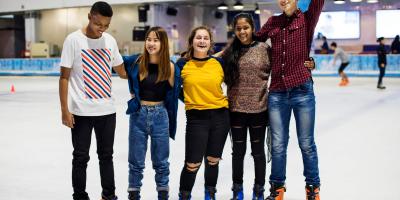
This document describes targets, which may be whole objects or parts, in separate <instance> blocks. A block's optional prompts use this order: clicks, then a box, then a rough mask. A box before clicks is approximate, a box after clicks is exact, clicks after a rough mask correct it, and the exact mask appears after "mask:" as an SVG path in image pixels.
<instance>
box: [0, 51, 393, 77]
mask: <svg viewBox="0 0 400 200" xmlns="http://www.w3.org/2000/svg"><path fill="white" fill-rule="evenodd" d="M313 57H314V59H315V62H316V69H315V70H313V75H314V76H338V72H337V71H338V69H339V65H340V61H339V60H338V61H337V62H336V66H332V61H333V55H313ZM377 59H378V58H377V56H376V55H352V56H350V64H349V66H347V68H346V69H345V72H346V73H347V74H348V75H349V76H363V77H368V76H378V74H379V69H378V64H377V62H378V61H377ZM171 60H173V61H176V60H177V57H176V56H173V57H172V58H171ZM387 61H388V62H387V66H386V67H387V68H386V76H391V77H400V55H388V56H387ZM59 75H60V58H34V59H23V58H22V59H21V58H16V59H0V76H59Z"/></svg>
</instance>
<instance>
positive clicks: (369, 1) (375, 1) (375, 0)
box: [367, 0, 379, 3]
mask: <svg viewBox="0 0 400 200" xmlns="http://www.w3.org/2000/svg"><path fill="white" fill-rule="evenodd" d="M378 2H379V1H378V0H367V3H378Z"/></svg>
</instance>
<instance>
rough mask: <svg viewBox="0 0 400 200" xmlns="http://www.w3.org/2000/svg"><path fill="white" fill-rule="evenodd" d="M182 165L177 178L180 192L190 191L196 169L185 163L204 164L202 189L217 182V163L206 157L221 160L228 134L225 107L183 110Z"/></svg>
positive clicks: (227, 117) (227, 118)
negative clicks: (183, 138) (184, 124)
mask: <svg viewBox="0 0 400 200" xmlns="http://www.w3.org/2000/svg"><path fill="white" fill-rule="evenodd" d="M186 117H187V122H186V136H185V137H186V138H185V142H186V143H185V165H184V167H183V169H182V173H181V178H180V188H179V190H180V191H188V192H190V191H192V188H193V185H194V182H195V179H196V174H197V171H198V169H199V168H200V166H197V167H190V166H188V164H187V163H201V162H202V161H203V159H204V162H205V172H204V178H205V186H209V187H215V186H216V185H217V179H218V162H215V163H212V162H210V161H208V160H207V157H208V156H210V157H214V158H221V156H222V151H223V149H224V145H225V141H226V138H227V136H228V132H229V111H228V109H226V108H221V109H213V110H188V111H186Z"/></svg>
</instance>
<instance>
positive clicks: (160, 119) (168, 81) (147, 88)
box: [124, 27, 179, 200]
mask: <svg viewBox="0 0 400 200" xmlns="http://www.w3.org/2000/svg"><path fill="white" fill-rule="evenodd" d="M124 63H125V66H126V71H127V72H128V75H129V79H128V80H129V89H130V93H131V95H132V99H131V100H130V101H129V103H128V110H127V114H129V115H130V118H129V155H128V162H129V179H128V182H129V185H128V193H129V195H128V199H129V200H140V190H141V187H142V179H143V170H144V168H145V160H146V152H147V141H148V138H149V137H150V141H151V144H150V150H151V160H152V164H153V169H154V170H155V177H154V178H155V181H156V186H157V188H156V190H157V192H158V200H167V199H168V197H169V194H168V193H169V173H170V170H169V161H168V158H169V137H171V138H172V139H174V137H175V132H176V117H177V109H178V92H179V89H178V85H179V83H176V81H178V80H177V79H175V78H174V77H175V76H174V74H175V73H179V70H175V68H174V64H173V63H172V62H171V61H170V54H169V49H168V36H167V33H166V31H165V30H164V29H163V28H161V27H152V28H150V29H149V30H148V32H147V33H146V37H145V43H144V52H143V53H142V54H141V55H134V56H130V57H124ZM178 78H179V75H178Z"/></svg>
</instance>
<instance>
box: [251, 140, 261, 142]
mask: <svg viewBox="0 0 400 200" xmlns="http://www.w3.org/2000/svg"><path fill="white" fill-rule="evenodd" d="M251 142H252V143H259V142H260V140H253V141H251Z"/></svg>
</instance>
